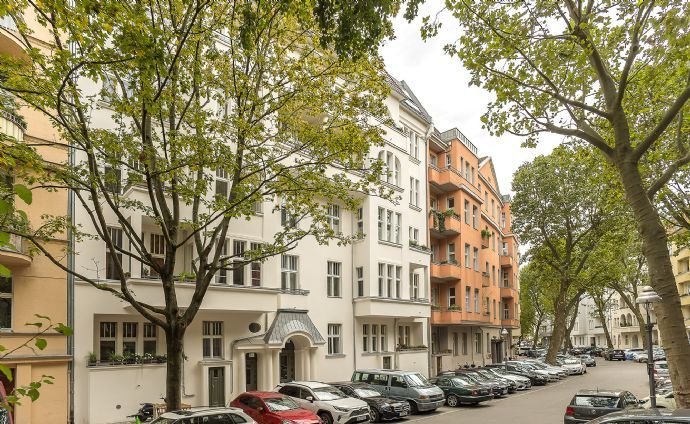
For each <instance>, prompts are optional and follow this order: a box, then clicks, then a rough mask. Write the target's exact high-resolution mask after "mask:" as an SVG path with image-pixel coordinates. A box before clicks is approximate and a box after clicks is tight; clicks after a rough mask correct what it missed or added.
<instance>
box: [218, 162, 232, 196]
mask: <svg viewBox="0 0 690 424" xmlns="http://www.w3.org/2000/svg"><path fill="white" fill-rule="evenodd" d="M228 184H229V181H228V171H226V170H225V169H223V168H218V169H216V196H219V197H222V198H224V199H225V198H227V197H228Z"/></svg>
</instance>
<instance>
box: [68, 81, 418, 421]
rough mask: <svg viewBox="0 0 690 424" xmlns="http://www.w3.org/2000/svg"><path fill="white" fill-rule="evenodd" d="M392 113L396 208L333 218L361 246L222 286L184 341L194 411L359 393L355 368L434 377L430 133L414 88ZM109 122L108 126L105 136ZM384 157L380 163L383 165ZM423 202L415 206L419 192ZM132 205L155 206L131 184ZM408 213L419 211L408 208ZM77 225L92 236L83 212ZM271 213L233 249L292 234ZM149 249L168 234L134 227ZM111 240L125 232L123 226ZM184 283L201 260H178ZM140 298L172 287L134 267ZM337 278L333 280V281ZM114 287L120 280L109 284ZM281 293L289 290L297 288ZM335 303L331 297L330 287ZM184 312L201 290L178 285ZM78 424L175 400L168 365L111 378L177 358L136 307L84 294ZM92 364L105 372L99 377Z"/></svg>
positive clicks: (97, 258)
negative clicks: (334, 384) (286, 396)
mask: <svg viewBox="0 0 690 424" xmlns="http://www.w3.org/2000/svg"><path fill="white" fill-rule="evenodd" d="M389 84H390V86H391V94H390V96H389V97H388V99H387V102H386V103H387V106H388V108H389V111H390V115H391V118H392V120H393V121H394V122H395V126H391V127H386V140H387V141H386V144H385V146H383V147H381V148H380V156H381V157H382V158H384V160H385V161H386V162H387V163H388V164H389V166H390V168H391V169H395V173H392V177H391V178H392V179H391V181H389V182H387V183H386V184H387V186H388V187H389V188H391V189H393V190H394V191H395V192H396V193H397V194H398V195H399V196H400V198H401V199H402V200H401V201H400V202H397V204H394V203H392V202H389V201H386V200H382V199H380V198H378V197H370V198H366V199H364V200H363V203H362V205H361V209H360V210H359V211H357V213H355V214H351V213H348V212H346V211H345V210H344V209H343V208H337V209H334V212H333V218H337V221H338V222H339V225H340V229H341V231H342V232H343V233H345V234H355V233H358V232H360V231H361V232H363V233H364V234H365V237H364V238H363V239H362V240H359V241H356V242H355V243H354V244H352V245H348V246H337V245H336V244H335V243H332V244H331V245H328V246H321V245H318V244H317V243H316V242H315V241H313V240H311V239H305V240H303V241H302V242H301V243H300V244H299V246H298V247H297V248H296V249H294V250H293V251H291V252H290V253H289V254H286V255H282V256H280V257H274V258H272V259H270V260H268V261H266V262H264V263H261V264H258V265H257V266H256V267H252V268H251V269H250V267H249V266H248V267H247V269H246V270H245V271H243V272H242V273H238V275H237V278H231V277H227V279H224V278H223V277H222V276H221V275H219V276H218V278H217V280H216V282H215V284H212V285H211V287H210V288H209V291H208V292H207V294H206V297H205V300H204V302H203V304H202V306H201V309H200V311H199V313H198V315H197V317H196V318H195V320H194V322H193V323H192V324H191V326H190V327H189V328H188V330H187V333H186V335H185V355H186V360H185V361H184V370H183V379H182V396H183V398H182V401H183V402H184V403H188V404H191V405H221V404H227V402H229V401H230V400H232V399H233V398H234V397H235V396H236V395H237V394H239V393H241V392H243V391H245V390H252V389H253V390H256V389H258V390H271V389H273V388H274V387H275V385H276V384H278V383H279V382H281V381H289V380H293V379H294V380H301V379H312V380H320V381H336V380H347V379H349V378H350V376H351V374H352V372H353V370H355V369H356V368H400V369H405V370H413V371H419V372H422V373H423V374H428V372H429V349H428V346H429V343H430V342H429V326H430V322H429V320H430V315H431V309H430V303H429V263H430V260H429V258H430V254H429V252H428V250H427V249H426V248H425V246H427V245H428V241H427V240H426V235H427V210H426V204H425V200H426V198H427V197H426V170H427V163H426V154H425V153H426V141H427V135H428V134H429V132H430V128H431V119H430V117H429V116H428V114H427V113H426V112H425V111H424V108H423V107H422V105H421V104H420V103H419V101H418V100H417V99H416V97H415V96H414V94H413V93H412V92H411V90H410V89H409V87H408V86H407V85H406V84H405V83H404V82H401V81H397V80H395V79H394V78H392V77H391V78H390V79H389ZM99 119H101V120H102V121H100V122H102V124H103V125H106V122H107V120H106V119H104V118H103V117H102V116H99V114H98V113H95V114H94V120H95V122H99V121H98V120H99ZM375 154H379V152H375ZM413 190H414V191H415V192H416V195H415V194H414V193H412V192H413ZM123 192H124V194H123V195H124V196H127V197H129V198H137V199H142V200H144V199H145V197H144V196H143V194H144V193H143V191H142V189H141V188H139V187H136V186H127V185H125V184H123ZM408 199H409V200H408ZM76 210H77V212H76V219H77V222H79V223H82V224H83V225H84V226H85V228H88V227H89V223H88V219H87V218H86V217H85V215H84V214H85V212H84V211H82V210H80V209H79V208H78V207H77V209H76ZM273 210H274V205H273V204H272V203H271V202H269V201H266V202H265V203H263V204H262V205H261V207H260V208H257V210H256V213H255V214H254V216H252V217H251V219H250V220H249V221H245V220H242V221H241V222H236V223H232V224H231V226H230V231H229V235H228V240H229V242H231V243H244V244H246V245H249V244H250V243H257V242H262V241H264V240H268V239H270V238H271V237H272V236H273V234H275V233H276V232H277V231H278V230H279V229H280V228H281V215H280V213H279V212H272V211H273ZM128 219H129V220H130V222H131V224H132V225H133V226H134V227H135V228H136V229H137V231H139V232H140V233H141V234H142V235H143V236H144V238H145V239H147V240H148V239H149V238H150V237H155V235H156V234H158V233H159V231H160V230H158V227H157V226H155V225H153V223H152V222H151V220H150V219H149V218H148V217H146V216H142V215H132V216H129V217H128ZM112 231H118V222H117V221H116V220H115V219H113V220H112ZM77 251H78V255H77V257H76V263H75V268H76V270H77V271H78V272H84V273H87V274H88V275H90V276H91V277H94V278H95V277H97V276H99V275H98V274H96V271H95V270H97V269H100V270H101V272H102V271H103V270H104V269H106V268H107V267H106V266H105V263H106V250H105V246H104V244H103V243H102V242H100V241H93V240H84V241H83V242H81V243H80V244H79V245H78V246H77ZM177 263H178V266H179V269H177V270H176V274H177V273H181V272H183V271H187V270H188V267H189V265H190V262H189V258H183V257H182V255H181V256H180V257H179V258H178V261H177ZM125 267H126V268H127V269H126V271H127V272H129V273H130V276H131V278H130V279H129V285H130V288H131V289H132V290H133V291H135V292H136V295H137V297H138V298H139V299H141V300H143V301H146V302H147V303H149V304H152V305H160V304H161V298H162V296H161V285H160V282H159V280H157V279H156V278H152V277H151V276H150V273H149V272H147V271H148V270H146V269H145V268H143V267H142V266H141V265H140V264H138V263H136V262H135V261H134V260H132V261H129V262H128V261H125ZM329 277H330V278H329ZM100 278H101V279H102V280H103V282H104V283H106V284H108V275H107V271H106V275H103V274H100ZM281 281H291V282H294V283H291V284H289V285H285V284H283V283H281ZM329 281H330V282H331V284H337V287H338V289H337V290H331V291H330V292H329V290H328V282H329ZM176 287H177V293H178V299H179V302H180V304H182V305H184V304H186V303H187V302H188V300H189V297H190V296H191V293H192V292H193V290H194V286H193V284H190V283H184V282H179V283H176ZM75 304H76V308H75V317H74V318H75V341H76V350H75V357H74V361H75V387H74V390H75V395H76V399H77V400H76V403H75V422H76V423H78V424H84V423H90V424H101V423H113V422H119V421H123V420H124V419H125V417H126V416H127V415H129V414H132V413H134V412H136V410H137V409H138V407H139V403H141V402H158V401H160V398H161V397H162V396H163V395H164V393H165V364H164V363H155V361H154V363H144V364H132V365H121V364H119V365H112V364H111V363H110V361H109V357H110V354H111V353H114V354H123V353H125V352H132V353H137V354H140V355H143V354H145V353H149V354H152V355H160V354H163V353H165V340H164V335H163V334H162V333H161V331H160V329H157V328H156V327H153V326H152V325H150V324H149V323H147V322H146V321H145V320H144V319H143V318H142V317H141V316H140V315H139V314H138V313H136V312H135V311H134V310H133V309H132V308H131V306H129V305H128V304H127V303H124V302H121V301H119V300H117V299H116V298H114V297H113V296H112V295H110V294H108V293H104V292H102V291H99V290H97V289H95V288H93V287H91V286H90V285H88V284H86V283H82V282H77V283H76V287H75ZM90 355H93V356H95V357H96V359H97V360H99V363H98V364H89V361H88V357H89V356H90Z"/></svg>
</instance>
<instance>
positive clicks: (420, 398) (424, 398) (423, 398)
mask: <svg viewBox="0 0 690 424" xmlns="http://www.w3.org/2000/svg"><path fill="white" fill-rule="evenodd" d="M427 399H429V396H428V395H421V396H420V397H419V400H427Z"/></svg>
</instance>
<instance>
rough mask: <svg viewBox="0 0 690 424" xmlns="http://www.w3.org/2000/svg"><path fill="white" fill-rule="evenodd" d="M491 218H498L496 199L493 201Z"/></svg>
mask: <svg viewBox="0 0 690 424" xmlns="http://www.w3.org/2000/svg"><path fill="white" fill-rule="evenodd" d="M491 216H492V217H494V218H495V217H496V203H495V202H494V199H491Z"/></svg>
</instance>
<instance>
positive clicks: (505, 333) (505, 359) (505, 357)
mask: <svg viewBox="0 0 690 424" xmlns="http://www.w3.org/2000/svg"><path fill="white" fill-rule="evenodd" d="M501 337H504V338H505V339H506V348H505V349H504V352H503V367H504V368H505V371H506V372H508V349H510V343H509V342H508V330H506V329H505V328H504V329H502V330H501Z"/></svg>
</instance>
